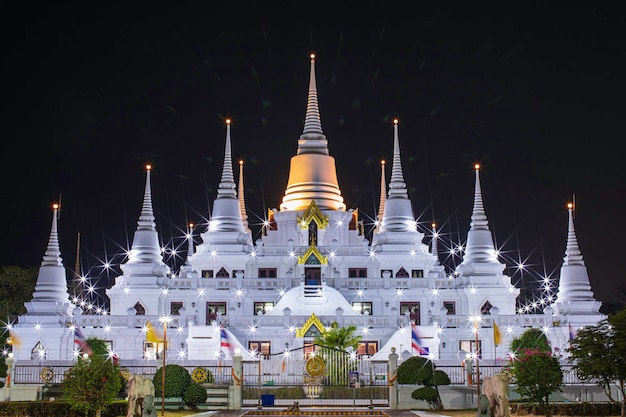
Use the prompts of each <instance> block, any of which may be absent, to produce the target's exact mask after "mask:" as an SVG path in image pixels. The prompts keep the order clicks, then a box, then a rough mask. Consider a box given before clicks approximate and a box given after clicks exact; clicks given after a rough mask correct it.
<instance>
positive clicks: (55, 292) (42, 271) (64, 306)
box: [19, 204, 74, 326]
mask: <svg viewBox="0 0 626 417" xmlns="http://www.w3.org/2000/svg"><path fill="white" fill-rule="evenodd" d="M58 211H59V205H58V204H54V205H53V206H52V227H51V229H50V237H49V239H48V246H47V248H46V252H45V254H44V256H43V261H42V262H41V266H40V267H39V274H38V276H37V284H36V286H35V292H34V293H33V298H32V299H31V300H30V301H29V302H27V303H25V306H26V314H25V315H24V316H22V317H21V318H20V320H19V321H20V322H21V323H39V324H44V323H46V324H62V325H63V326H64V325H65V322H66V321H67V320H68V318H69V317H71V315H72V310H73V309H74V305H73V304H72V303H71V302H70V301H69V297H70V295H69V293H68V291H67V281H66V274H65V267H64V266H63V259H61V250H60V248H59V234H58V230H57V218H58Z"/></svg>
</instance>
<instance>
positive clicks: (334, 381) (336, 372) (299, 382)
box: [243, 345, 389, 408]
mask: <svg viewBox="0 0 626 417" xmlns="http://www.w3.org/2000/svg"><path fill="white" fill-rule="evenodd" d="M387 367H388V363H387V361H373V360H371V359H370V357H368V356H367V355H364V356H361V357H358V356H357V355H355V354H354V353H350V352H346V351H342V350H336V349H332V348H327V347H323V346H318V345H307V346H305V347H304V348H296V349H292V350H288V351H285V352H282V353H279V354H274V355H260V356H259V359H258V360H253V361H244V362H243V374H244V381H243V403H244V406H254V405H256V406H259V407H263V406H272V405H274V406H280V407H287V406H291V405H293V404H294V402H295V401H297V402H298V404H299V405H300V406H342V407H370V408H372V407H387V406H388V405H389V388H388V385H387V383H388V381H387V379H388V372H387V371H388V369H387Z"/></svg>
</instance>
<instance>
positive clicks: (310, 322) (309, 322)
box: [296, 313, 326, 337]
mask: <svg viewBox="0 0 626 417" xmlns="http://www.w3.org/2000/svg"><path fill="white" fill-rule="evenodd" d="M312 326H315V327H316V328H317V330H318V331H319V332H320V334H322V333H324V332H325V331H326V327H325V326H324V324H323V323H322V322H321V321H320V319H319V318H318V317H317V316H316V315H315V313H311V317H309V318H308V319H306V321H305V322H304V324H303V325H302V327H300V328H299V329H297V330H296V337H304V336H305V335H306V333H307V332H308V331H309V329H310V328H311V327H312Z"/></svg>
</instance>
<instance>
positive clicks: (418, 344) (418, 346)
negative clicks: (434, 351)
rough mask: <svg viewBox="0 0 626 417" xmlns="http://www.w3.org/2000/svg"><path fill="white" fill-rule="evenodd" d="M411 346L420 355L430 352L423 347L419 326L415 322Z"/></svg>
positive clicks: (412, 326) (412, 324) (412, 325)
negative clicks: (418, 330) (418, 331)
mask: <svg viewBox="0 0 626 417" xmlns="http://www.w3.org/2000/svg"><path fill="white" fill-rule="evenodd" d="M411 346H412V347H413V349H415V350H416V351H417V353H418V354H419V355H427V354H428V352H427V351H426V349H424V348H423V347H422V339H420V336H419V334H418V333H417V326H415V323H411Z"/></svg>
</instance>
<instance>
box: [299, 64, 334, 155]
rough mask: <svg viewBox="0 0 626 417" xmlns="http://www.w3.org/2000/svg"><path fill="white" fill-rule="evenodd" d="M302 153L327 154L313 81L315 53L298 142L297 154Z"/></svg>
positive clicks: (315, 86) (314, 82)
mask: <svg viewBox="0 0 626 417" xmlns="http://www.w3.org/2000/svg"><path fill="white" fill-rule="evenodd" d="M302 153H321V154H324V155H328V148H327V141H326V136H324V132H323V131H322V121H321V119H320V108H319V104H318V102H317V83H316V81H315V54H311V72H310V76H309V94H308V98H307V102H306V116H305V118H304V130H303V131H302V135H300V141H299V142H298V155H300V154H302Z"/></svg>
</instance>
